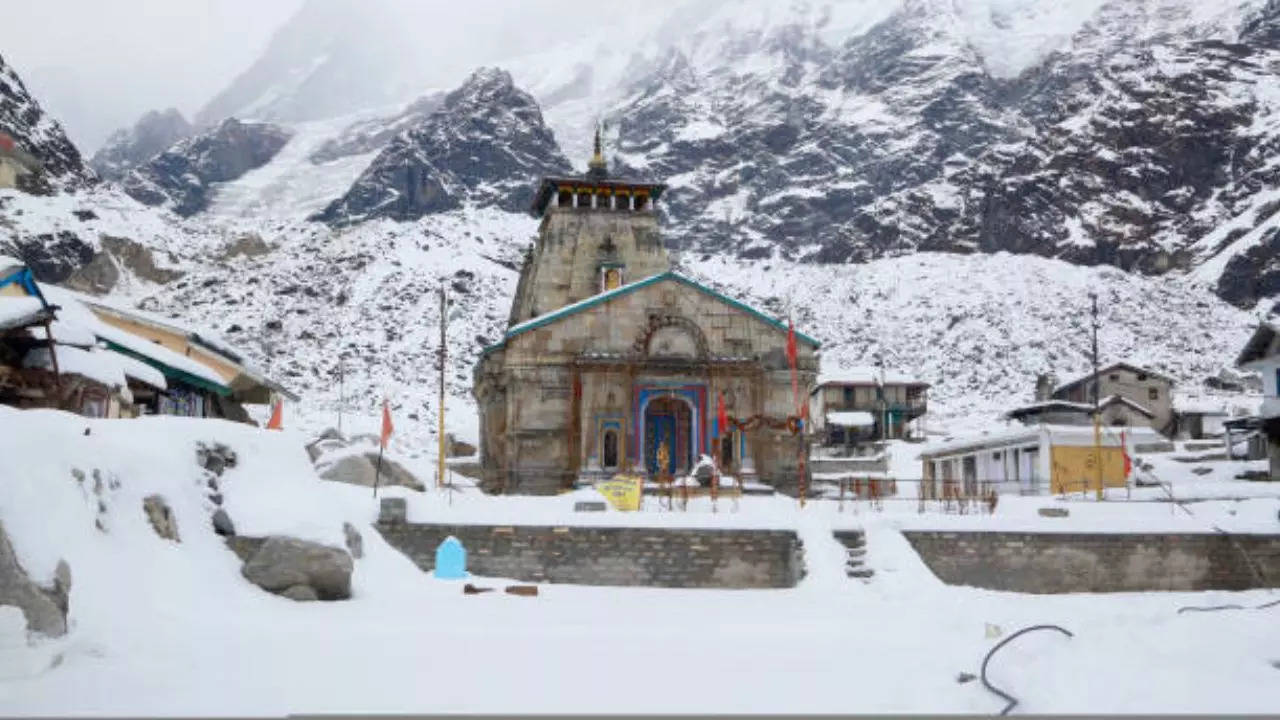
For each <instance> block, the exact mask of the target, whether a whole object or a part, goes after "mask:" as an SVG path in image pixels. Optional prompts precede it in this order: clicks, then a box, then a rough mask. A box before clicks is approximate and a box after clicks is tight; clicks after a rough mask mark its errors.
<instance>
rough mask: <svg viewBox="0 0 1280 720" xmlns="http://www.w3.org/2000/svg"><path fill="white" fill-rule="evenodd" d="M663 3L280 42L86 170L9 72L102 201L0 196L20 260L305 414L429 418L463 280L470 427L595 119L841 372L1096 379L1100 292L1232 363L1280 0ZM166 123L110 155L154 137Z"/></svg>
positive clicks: (83, 192) (460, 408) (1251, 280)
mask: <svg viewBox="0 0 1280 720" xmlns="http://www.w3.org/2000/svg"><path fill="white" fill-rule="evenodd" d="M344 2H345V0H331V2H329V3H328V5H327V6H328V7H330V8H331V9H333V8H338V7H339V6H343V7H346V5H344ZM322 4H323V3H322ZM312 5H315V4H314V3H308V6H307V7H311V6H312ZM347 5H349V3H347ZM347 10H350V8H349V7H348V8H347ZM335 11H336V10H335ZM308 12H310V11H308ZM344 12H345V11H344ZM651 15H652V17H649V16H646V20H647V24H644V23H642V24H638V25H637V26H636V30H635V36H634V37H631V38H628V41H629V44H626V45H621V46H619V45H617V44H616V43H614V46H613V47H614V49H612V50H609V49H608V48H607V47H606V46H607V45H608V44H609V38H608V37H601V38H591V39H589V41H586V40H584V41H582V42H578V43H575V44H568V45H565V46H564V47H550V48H546V49H544V50H543V51H542V52H539V53H535V54H527V53H526V54H525V55H522V56H521V59H520V60H519V61H518V62H513V63H512V65H511V74H508V72H507V71H504V70H498V69H482V70H478V71H477V70H470V71H469V72H468V73H466V74H464V75H461V76H460V78H459V80H458V81H457V82H455V83H453V85H452V88H453V89H451V90H447V91H441V90H438V89H435V88H433V87H431V86H418V87H416V88H408V87H405V88H400V89H399V90H395V91H394V92H393V91H392V90H391V89H386V88H383V89H384V90H386V92H385V93H384V92H382V91H381V90H378V91H377V92H374V90H376V88H375V89H370V90H369V91H370V92H371V93H373V95H371V96H369V97H365V96H364V95H352V96H350V97H349V98H348V100H349V101H350V102H349V103H347V104H345V105H343V107H341V108H336V107H331V106H330V105H328V104H326V103H327V101H325V102H320V101H319V100H317V99H316V98H317V97H319V96H323V95H325V93H327V92H330V91H333V92H337V91H339V90H340V89H341V88H342V87H343V86H342V84H341V82H340V80H341V78H340V77H338V75H340V74H341V73H338V66H332V65H329V64H327V63H326V64H325V65H324V67H323V69H322V70H321V69H317V70H316V72H315V73H314V74H311V75H306V74H305V73H303V74H301V75H299V74H298V73H299V72H301V71H300V70H298V67H300V66H298V65H297V64H296V63H294V62H293V60H297V59H298V58H300V57H303V56H304V55H306V52H309V51H306V52H304V50H305V49H300V48H293V49H292V50H290V51H289V53H284V50H285V49H288V48H284V49H281V48H280V47H273V48H270V49H268V51H267V53H266V55H265V56H264V57H266V58H270V57H277V54H279V53H284V55H281V56H280V57H284V56H286V55H287V56H288V57H290V58H293V60H290V61H289V62H284V61H283V60H282V61H281V62H282V63H283V64H282V65H281V67H284V66H288V67H289V68H292V69H291V70H289V71H288V72H285V71H284V70H281V69H280V68H275V69H274V70H273V69H272V68H273V67H274V66H273V65H272V63H270V62H267V63H265V64H261V63H260V64H259V65H257V66H255V68H256V69H252V70H251V73H250V75H252V74H255V73H257V74H260V75H261V77H259V76H258V75H254V77H252V78H248V75H247V76H246V77H247V78H248V79H242V80H243V82H241V83H239V84H238V85H237V86H236V87H235V88H232V89H229V90H228V91H227V93H224V94H223V95H222V96H220V97H219V99H217V100H216V101H215V102H213V103H211V104H210V106H209V108H206V112H205V114H204V116H203V117H202V119H201V122H214V123H215V124H214V125H212V126H204V128H203V129H202V130H200V131H199V132H197V133H196V134H194V135H192V136H190V137H186V138H183V139H180V140H177V141H176V142H175V143H174V144H172V145H170V146H169V147H168V148H167V149H165V150H163V151H162V152H160V153H159V154H155V155H152V156H151V157H150V158H146V159H145V161H144V162H142V163H141V164H139V165H137V166H135V167H133V168H132V169H130V170H129V171H128V173H127V174H126V175H125V178H124V180H123V181H122V182H121V183H119V184H116V183H113V182H107V183H99V184H97V185H96V186H95V187H90V188H87V189H85V188H83V187H80V186H82V185H86V184H87V183H89V181H90V179H91V178H92V177H93V173H92V171H91V170H87V169H85V168H84V166H83V164H82V163H81V162H80V161H79V155H78V153H75V151H74V148H73V147H71V146H70V144H69V143H66V147H67V148H70V150H66V148H63V146H62V144H60V142H57V141H56V140H57V138H58V137H61V138H62V141H61V142H65V136H62V135H61V131H60V129H58V127H57V125H56V122H54V121H53V120H52V119H50V118H47V116H44V115H43V113H40V112H39V106H38V104H36V102H35V100H34V99H31V98H29V97H28V96H26V95H25V92H23V93H18V90H20V89H21V83H20V82H18V81H17V80H16V78H14V77H13V75H12V73H11V72H10V71H8V70H7V69H6V70H5V72H6V73H7V74H5V75H3V76H0V77H3V78H9V79H8V80H7V81H6V82H7V83H8V84H7V85H5V86H4V87H5V88H8V89H9V90H8V93H9V94H8V95H6V96H5V98H4V99H2V100H0V102H4V103H6V104H4V105H0V108H2V109H4V110H5V112H10V115H7V116H5V117H6V118H9V117H18V116H17V115H13V114H12V111H11V109H10V108H13V107H18V105H14V103H13V101H12V100H10V99H8V98H9V97H10V96H13V97H20V98H21V102H20V103H19V105H20V107H21V108H23V110H22V113H21V118H23V122H24V123H25V124H24V125H22V126H21V128H19V132H18V133H15V137H18V138H19V141H20V142H28V140H26V138H34V140H30V142H32V143H40V142H44V143H45V144H44V145H38V144H37V145H36V147H37V150H39V151H40V152H42V153H47V157H48V158H50V159H51V163H50V167H52V168H58V167H66V168H67V170H66V171H65V173H64V174H63V175H56V174H54V175H52V177H53V178H54V179H55V180H58V178H62V179H60V180H58V182H59V183H62V184H63V185H65V186H66V187H67V188H68V189H70V190H74V192H57V193H54V194H53V195H50V196H46V197H37V196H34V195H30V194H26V193H21V192H15V191H0V252H6V253H11V254H15V255H19V256H21V257H23V258H24V259H25V260H26V261H27V262H29V263H30V264H31V265H32V266H33V267H34V268H35V270H36V273H37V275H38V276H39V277H40V278H41V279H42V280H44V281H49V282H60V283H66V284H68V285H70V286H72V287H75V288H77V289H80V290H84V291H87V292H96V293H109V294H111V295H112V296H114V297H115V298H116V299H117V300H119V301H121V302H127V303H137V304H139V305H140V306H141V307H143V308H145V309H148V310H151V311H154V312H157V313H160V314H164V315H170V316H172V317H174V318H176V319H179V320H181V321H183V322H186V323H190V324H194V325H197V326H200V327H202V328H207V329H209V330H211V331H213V332H216V333H218V334H221V335H223V336H225V337H226V338H227V339H228V341H229V342H230V343H231V344H233V345H236V346H238V347H240V348H241V349H242V350H243V351H244V352H245V353H246V354H247V356H248V357H250V358H252V359H253V361H254V363H255V364H257V365H259V366H260V367H261V368H263V369H264V370H265V371H267V372H268V373H269V374H271V375H273V376H276V377H278V378H279V379H280V380H281V381H282V382H284V383H285V384H286V385H287V386H289V387H290V388H291V389H293V390H295V391H297V392H298V393H299V394H301V395H302V396H303V398H304V401H303V403H302V406H301V407H300V410H301V418H300V419H301V420H302V422H304V423H307V424H309V425H314V426H316V427H317V428H318V427H319V426H321V425H327V424H335V423H336V419H337V414H338V410H339V408H340V407H341V408H343V409H344V412H346V413H349V414H363V415H366V416H367V417H368V418H370V423H372V422H373V421H372V419H371V418H372V417H373V414H374V410H375V408H376V407H377V406H378V404H379V403H380V400H381V397H383V396H384V395H386V396H388V397H390V398H391V400H392V404H393V407H394V408H395V410H396V413H397V417H398V418H400V420H398V422H402V423H404V426H403V427H405V428H406V433H407V435H408V436H409V437H412V438H417V439H418V440H421V441H422V442H426V439H427V438H428V437H430V433H431V432H432V431H431V429H430V425H431V422H432V420H431V418H432V416H433V410H434V407H435V402H436V401H435V398H434V395H435V372H434V363H435V362H436V360H435V357H436V351H437V345H438V342H437V333H438V329H437V322H438V314H437V307H436V302H437V301H436V297H435V294H434V293H435V290H436V289H437V288H438V287H439V286H440V284H441V283H443V284H444V285H445V286H446V287H447V288H448V289H449V293H450V296H451V297H452V299H453V300H454V305H453V306H452V309H451V310H450V325H449V361H448V374H449V379H450V383H451V387H452V390H451V393H452V395H451V401H450V403H451V409H452V410H453V413H452V415H451V417H452V418H453V419H454V420H455V421H456V424H454V425H453V426H454V427H456V428H457V429H458V430H459V431H460V432H462V433H463V434H464V435H465V434H468V433H472V432H474V423H475V418H474V412H473V410H472V409H471V400H470V398H469V394H468V393H469V387H470V370H471V367H472V365H473V363H474V360H475V358H476V355H477V353H478V351H479V349H480V348H481V347H482V346H483V345H484V344H485V343H487V342H492V341H493V340H495V339H497V337H498V336H499V335H500V334H501V332H502V331H503V323H504V320H505V318H506V317H507V314H508V309H509V302H510V298H511V295H512V293H513V291H514V285H515V277H516V272H517V270H518V263H519V260H520V257H521V253H522V252H523V250H524V247H525V246H526V245H527V244H528V243H529V242H530V241H531V240H532V239H533V237H534V235H535V233H536V226H537V224H536V221H535V220H534V219H532V218H530V217H529V216H527V215H525V214H522V213H521V211H522V210H523V209H524V208H525V207H527V204H528V202H529V200H530V198H531V194H532V192H533V188H534V183H535V181H536V178H537V176H539V175H541V174H544V173H551V172H554V173H561V172H570V171H571V166H570V160H569V159H568V158H572V159H573V161H574V162H582V161H584V160H585V158H586V146H585V138H586V137H587V134H588V133H589V130H590V128H591V127H592V125H593V123H594V121H595V119H597V118H603V119H604V120H605V123H606V132H605V136H606V149H607V151H608V153H609V154H610V155H611V162H612V171H613V172H614V174H615V175H623V174H625V175H639V176H642V177H645V178H651V179H655V180H662V181H665V182H668V183H669V184H670V190H669V191H668V192H667V193H666V194H665V195H664V197H663V208H664V209H663V210H662V212H663V224H664V234H665V237H666V238H667V242H668V244H669V245H671V246H672V247H673V248H674V249H676V250H678V251H681V252H680V254H681V256H682V257H683V268H684V271H685V272H687V273H690V274H692V275H694V276H696V277H699V278H702V279H704V280H707V281H708V282H710V283H712V284H713V285H717V286H719V287H721V288H722V289H724V290H725V291H727V292H729V293H730V294H733V295H735V296H740V297H743V298H744V299H746V300H748V301H750V302H752V303H755V304H758V305H760V306H761V307H763V308H766V309H768V310H770V311H772V312H774V313H775V314H777V315H779V316H782V315H786V314H788V312H791V313H793V314H794V316H795V317H796V318H797V320H798V322H799V324H800V326H801V327H802V328H803V329H805V330H806V331H807V332H810V333H811V334H813V335H815V336H816V337H818V338H819V339H822V340H824V341H826V342H827V343H828V347H827V350H826V360H825V362H826V363H827V365H828V367H840V366H847V365H854V364H856V365H866V364H869V363H872V362H874V361H875V360H876V359H877V358H881V357H883V359H884V361H885V363H886V364H887V365H889V366H891V367H898V368H902V369H903V370H906V371H909V372H913V373H917V374H919V375H921V376H922V377H924V378H925V379H926V380H928V381H929V382H931V383H933V384H934V390H933V398H934V401H935V405H934V407H935V409H936V410H937V411H938V413H939V414H940V415H943V416H947V415H965V414H978V415H985V416H990V415H993V414H994V413H996V412H997V411H999V410H1002V409H1006V408H1007V407H1008V406H1009V405H1010V404H1011V403H1016V402H1021V401H1024V400H1027V399H1029V397H1030V393H1031V389H1032V385H1033V380H1034V377H1035V375H1036V374H1037V373H1040V372H1048V371H1053V372H1056V373H1057V374H1058V375H1059V377H1066V376H1069V375H1072V374H1074V373H1076V372H1079V371H1083V370H1084V369H1085V364H1086V363H1085V358H1084V354H1083V353H1084V351H1085V349H1086V348H1087V346H1088V343H1087V338H1086V336H1085V328H1084V326H1083V323H1084V318H1085V314H1084V311H1085V308H1086V305H1087V298H1086V293H1087V292H1088V291H1089V290H1095V291H1097V292H1098V293H1099V294H1100V296H1101V298H1102V304H1103V310H1104V329H1103V343H1102V345H1103V355H1104V359H1107V360H1111V359H1120V358H1126V359H1132V360H1135V361H1137V362H1142V363H1145V364H1149V365H1152V366H1153V367H1156V368H1160V369H1162V370H1165V371H1166V372H1168V373H1170V374H1171V375H1173V376H1174V377H1176V378H1177V379H1178V380H1179V382H1180V383H1182V384H1183V385H1184V386H1196V385H1199V384H1200V383H1202V382H1203V381H1204V380H1205V379H1206V378H1207V377H1210V376H1213V375H1216V374H1218V372H1219V371H1221V370H1222V369H1223V368H1225V367H1228V366H1229V365H1230V364H1231V362H1232V359H1233V357H1234V354H1235V352H1236V351H1237V350H1238V348H1239V346H1240V344H1241V342H1242V341H1243V339H1244V337H1245V335H1246V334H1247V332H1248V330H1249V328H1250V327H1251V325H1252V324H1253V323H1254V322H1255V321H1256V318H1257V316H1258V314H1259V313H1265V312H1266V311H1267V310H1268V309H1270V306H1271V302H1270V299H1271V298H1273V297H1275V296H1276V294H1277V293H1280V267H1278V266H1277V265H1276V262H1277V261H1276V257H1277V255H1276V253H1275V250H1276V243H1280V212H1278V210H1280V194H1278V192H1277V191H1276V189H1275V188H1276V186H1277V183H1278V181H1280V177H1277V175H1276V173H1278V172H1280V157H1278V156H1277V149H1278V146H1277V143H1278V142H1280V140H1278V138H1280V127H1277V123H1280V115H1276V114H1275V112H1274V110H1275V107H1274V104H1275V102H1280V93H1276V92H1275V90H1274V88H1273V87H1272V86H1273V84H1274V80H1273V77H1272V76H1273V75H1274V70H1276V69H1277V57H1280V54H1278V53H1280V42H1278V40H1280V29H1278V28H1280V0H1270V2H1263V0H1241V1H1240V2H1236V1H1234V0H1233V1H1232V2H1230V3H1204V2H1192V0H1124V1H1123V2H1119V1H1117V0H1077V1H1076V2H1071V3H1054V2H1048V0H1043V1H1042V0H982V1H981V2H977V1H975V2H974V3H965V4H956V3H951V2H944V1H942V0H902V1H900V2H871V0H840V1H838V2H825V3H814V4H812V5H803V4H799V5H795V6H789V5H783V6H779V5H777V4H776V3H770V2H765V1H764V0H724V2H704V3H701V4H699V5H697V6H692V5H691V6H685V7H682V8H681V9H677V10H672V11H671V12H670V14H667V15H663V16H661V17H659V16H658V14H651ZM370 22H373V21H372V20H371V21H370ZM282 35H283V36H289V35H290V33H289V31H288V30H287V29H286V30H284V31H282ZM388 38H391V36H388ZM659 40H661V42H660V41H659ZM388 42H389V43H390V42H392V39H389V40H388ZM632 46H634V47H636V48H637V50H636V52H635V53H631V54H626V53H621V52H619V51H618V50H617V49H616V48H617V47H632ZM290 53H292V54H290ZM592 63H597V64H592ZM304 64H305V63H304ZM350 67H351V69H352V71H353V72H354V71H355V69H356V68H359V67H363V66H360V65H358V64H357V65H352V66H350ZM397 72H399V71H397ZM279 73H284V75H285V76H287V78H285V79H288V80H289V82H288V83H285V82H284V79H282V77H283V76H280V75H279ZM335 73H336V75H335ZM392 74H393V75H396V73H392ZM513 77H514V79H513ZM404 79H405V78H403V77H399V76H398V75H397V76H396V77H394V78H388V81H387V82H388V83H391V84H395V83H392V80H397V82H398V81H399V80H404ZM251 80H252V82H250V81H251ZM275 80H279V81H280V83H284V84H279V83H276V84H274V85H273V84H272V82H274V81H275ZM526 80H527V82H525V81H526ZM290 83H292V84H290ZM236 88H238V89H236ZM15 89H16V90H15ZM268 90H269V91H270V92H269V93H268ZM259 92H262V93H267V94H268V95H270V97H271V98H272V101H271V102H270V103H269V104H268V105H263V104H262V103H261V102H259V100H262V99H263V98H265V97H267V96H266V95H262V96H261V97H259V95H258V94H255V93H259ZM375 96H376V97H375ZM264 102H265V100H264ZM219 108H223V110H225V111H226V112H229V113H235V115H236V118H243V119H235V118H232V117H222V116H220V115H221V113H222V112H223V111H222V110H219ZM162 118H163V116H161V118H157V120H159V119H162ZM299 118H305V119H304V120H303V119H299ZM170 119H171V118H170ZM267 120H270V122H267ZM6 122H14V121H13V120H6ZM162 124H164V123H162ZM171 125H172V127H171V128H169V129H171V130H173V131H174V132H180V131H181V128H180V126H179V124H178V123H176V122H173V123H172V124H171ZM145 137H150V133H148V132H143V130H142V127H141V126H140V127H139V129H135V130H134V131H132V132H130V133H125V134H122V135H121V136H120V137H119V138H118V139H119V140H120V141H121V142H120V143H118V144H116V145H113V146H112V148H110V149H108V150H104V151H103V154H101V155H100V157H102V158H103V160H104V162H106V161H107V160H108V159H110V162H111V163H113V164H112V165H111V166H110V167H123V166H124V165H125V164H127V163H130V162H136V160H137V158H140V157H141V156H142V155H145V154H146V153H147V152H148V151H149V149H145V148H143V145H145V143H144V142H143V139H144V138H145ZM566 149H567V150H566ZM72 158H74V160H75V162H74V163H72V162H71V159H72ZM104 167H107V166H106V165H104ZM126 192H127V193H129V194H126ZM130 195H132V196H133V197H130ZM139 201H142V202H139ZM143 203H147V205H144V204H143ZM148 205H150V206H148ZM312 217H318V218H322V219H323V220H324V221H325V222H319V221H313V220H309V219H308V218H312ZM1232 304H1234V305H1235V306H1236V307H1232ZM340 365H341V372H340ZM340 376H341V382H339V377H340Z"/></svg>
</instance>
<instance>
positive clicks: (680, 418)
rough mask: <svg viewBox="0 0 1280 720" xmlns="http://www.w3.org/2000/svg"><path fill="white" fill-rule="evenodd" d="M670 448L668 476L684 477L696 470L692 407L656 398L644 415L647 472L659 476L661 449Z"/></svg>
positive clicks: (685, 403) (684, 402)
mask: <svg viewBox="0 0 1280 720" xmlns="http://www.w3.org/2000/svg"><path fill="white" fill-rule="evenodd" d="M664 443H665V444H666V446H667V467H666V470H667V472H670V473H671V474H672V475H681V474H685V473H688V472H689V469H690V468H692V467H693V456H694V450H695V441H694V418H693V411H692V408H691V407H690V405H689V403H688V402H687V401H685V400H683V399H681V398H679V397H657V398H654V399H653V400H651V401H649V404H648V406H647V407H646V408H645V411H644V458H645V469H646V470H647V471H648V472H649V473H650V474H656V473H657V472H658V448H659V447H661V446H662V445H663V444H664Z"/></svg>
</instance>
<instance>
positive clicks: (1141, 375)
mask: <svg viewBox="0 0 1280 720" xmlns="http://www.w3.org/2000/svg"><path fill="white" fill-rule="evenodd" d="M1146 380H1147V374H1146V373H1138V382H1146Z"/></svg>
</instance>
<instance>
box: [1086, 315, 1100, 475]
mask: <svg viewBox="0 0 1280 720" xmlns="http://www.w3.org/2000/svg"><path fill="white" fill-rule="evenodd" d="M1089 300H1090V302H1091V303H1092V309H1091V311H1090V312H1091V315H1092V321H1091V324H1092V327H1093V460H1094V464H1095V465H1096V466H1097V468H1096V469H1097V475H1098V488H1097V499H1099V500H1102V499H1103V492H1102V378H1101V377H1100V376H1099V375H1098V294H1097V293H1093V292H1091V293H1089Z"/></svg>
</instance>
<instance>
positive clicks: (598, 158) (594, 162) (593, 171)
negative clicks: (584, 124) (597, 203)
mask: <svg viewBox="0 0 1280 720" xmlns="http://www.w3.org/2000/svg"><path fill="white" fill-rule="evenodd" d="M600 127H601V123H596V142H595V153H594V154H593V155H592V156H591V161H590V162H588V163H587V177H594V178H603V177H604V176H605V175H608V174H609V164H608V163H607V162H605V159H604V152H603V151H602V150H601V149H600Z"/></svg>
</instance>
